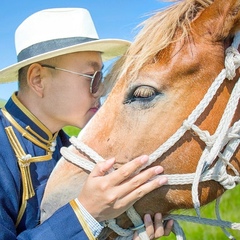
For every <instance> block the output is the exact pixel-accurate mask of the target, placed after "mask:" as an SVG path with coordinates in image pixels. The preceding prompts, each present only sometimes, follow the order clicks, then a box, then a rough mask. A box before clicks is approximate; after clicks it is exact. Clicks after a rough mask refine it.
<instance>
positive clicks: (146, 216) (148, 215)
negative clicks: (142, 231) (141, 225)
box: [144, 214, 152, 223]
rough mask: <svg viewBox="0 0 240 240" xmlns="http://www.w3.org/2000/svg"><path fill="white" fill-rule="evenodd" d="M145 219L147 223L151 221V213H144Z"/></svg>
mask: <svg viewBox="0 0 240 240" xmlns="http://www.w3.org/2000/svg"><path fill="white" fill-rule="evenodd" d="M144 218H145V221H146V222H148V223H151V222H152V218H151V215H150V214H146V215H145V217H144Z"/></svg>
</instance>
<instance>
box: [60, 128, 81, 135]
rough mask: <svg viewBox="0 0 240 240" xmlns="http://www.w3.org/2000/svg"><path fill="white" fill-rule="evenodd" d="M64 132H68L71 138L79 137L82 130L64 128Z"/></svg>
mask: <svg viewBox="0 0 240 240" xmlns="http://www.w3.org/2000/svg"><path fill="white" fill-rule="evenodd" d="M63 130H64V132H66V133H67V134H68V135H69V136H75V137H76V136H77V135H78V133H79V132H80V129H79V128H77V127H71V126H67V127H64V128H63Z"/></svg>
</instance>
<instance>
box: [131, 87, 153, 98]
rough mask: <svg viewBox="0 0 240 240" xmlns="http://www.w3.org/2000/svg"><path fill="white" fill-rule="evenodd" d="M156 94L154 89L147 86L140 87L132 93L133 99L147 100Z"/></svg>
mask: <svg viewBox="0 0 240 240" xmlns="http://www.w3.org/2000/svg"><path fill="white" fill-rule="evenodd" d="M155 94H156V91H155V89H154V88H152V87H149V86H140V87H138V88H137V89H136V90H135V91H134V92H133V97H135V98H149V97H152V96H154V95H155Z"/></svg>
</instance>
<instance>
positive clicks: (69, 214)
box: [17, 204, 89, 240]
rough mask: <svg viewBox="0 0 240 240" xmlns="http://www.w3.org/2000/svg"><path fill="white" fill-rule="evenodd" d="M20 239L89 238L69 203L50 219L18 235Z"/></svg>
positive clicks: (59, 239) (58, 239)
mask: <svg viewBox="0 0 240 240" xmlns="http://www.w3.org/2000/svg"><path fill="white" fill-rule="evenodd" d="M17 239H18V240H26V239H29V240H30V239H31V240H43V239H51V240H66V239H71V240H77V239H81V240H84V239H86V240H87V239H89V238H88V237H87V235H86V233H85V231H84V229H83V228H82V226H81V224H80V223H79V220H78V218H77V216H76V214H75V212H74V210H73V209H72V207H71V206H70V204H67V205H65V206H63V207H62V208H60V209H59V210H58V211H56V212H55V213H54V214H53V215H52V216H51V217H50V218H49V219H48V220H46V221H45V222H44V223H42V224H41V225H39V226H37V227H36V228H34V229H31V230H26V231H24V232H22V233H21V234H20V235H18V236H17Z"/></svg>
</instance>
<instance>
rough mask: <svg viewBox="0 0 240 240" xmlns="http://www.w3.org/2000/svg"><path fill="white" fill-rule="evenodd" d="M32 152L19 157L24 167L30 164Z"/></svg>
mask: <svg viewBox="0 0 240 240" xmlns="http://www.w3.org/2000/svg"><path fill="white" fill-rule="evenodd" d="M31 158H32V155H31V154H26V155H25V156H22V157H21V158H20V159H19V163H20V165H21V166H22V167H28V166H29V165H30V159H31Z"/></svg>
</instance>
